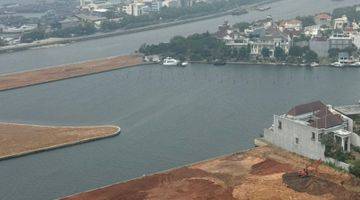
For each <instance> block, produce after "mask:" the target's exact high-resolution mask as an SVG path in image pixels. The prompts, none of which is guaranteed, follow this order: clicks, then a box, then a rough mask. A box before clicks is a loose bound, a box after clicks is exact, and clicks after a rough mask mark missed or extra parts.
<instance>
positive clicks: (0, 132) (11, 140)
mask: <svg viewBox="0 0 360 200" xmlns="http://www.w3.org/2000/svg"><path fill="white" fill-rule="evenodd" d="M119 133H120V128H119V127H116V126H87V127H86V126H84V127H64V126H62V127H60V126H57V127H55V126H36V125H25V124H11V123H0V160H3V159H9V158H14V157H19V156H24V155H27V154H31V153H37V152H41V151H46V150H50V149H55V148H60V147H64V146H70V145H75V144H79V143H84V142H89V141H93V140H97V139H101V138H106V137H111V136H115V135H117V134H119Z"/></svg>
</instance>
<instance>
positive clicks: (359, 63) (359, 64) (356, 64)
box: [350, 61, 360, 67]
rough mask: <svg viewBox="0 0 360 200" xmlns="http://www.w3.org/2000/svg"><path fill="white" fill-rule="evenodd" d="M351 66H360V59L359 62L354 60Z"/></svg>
mask: <svg viewBox="0 0 360 200" xmlns="http://www.w3.org/2000/svg"><path fill="white" fill-rule="evenodd" d="M350 66H352V67H360V61H359V62H354V63H352V64H351V65H350Z"/></svg>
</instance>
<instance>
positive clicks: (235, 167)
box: [64, 146, 360, 200]
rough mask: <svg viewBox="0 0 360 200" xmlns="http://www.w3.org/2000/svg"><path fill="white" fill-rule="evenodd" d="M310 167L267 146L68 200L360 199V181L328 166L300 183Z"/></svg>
mask: <svg viewBox="0 0 360 200" xmlns="http://www.w3.org/2000/svg"><path fill="white" fill-rule="evenodd" d="M309 162H310V161H309V160H307V159H305V158H303V157H300V156H298V155H295V154H293V153H290V152H287V151H284V150H281V149H278V148H276V147H272V146H264V147H259V148H255V149H251V150H249V151H246V152H242V153H236V154H233V155H230V156H224V157H220V158H216V159H213V160H208V161H204V162H200V163H196V164H193V165H190V166H187V167H182V168H179V169H175V170H170V171H167V172H163V173H158V174H154V175H150V176H145V177H142V178H139V179H135V180H131V181H128V182H125V183H117V184H114V185H111V186H107V187H104V188H100V189H95V190H92V191H87V192H83V193H79V194H75V195H72V196H68V197H65V198H64V199H72V200H85V199H86V200H88V199H90V200H92V199H107V200H115V199H122V200H130V199H131V200H133V199H135V200H137V199H138V200H140V199H154V200H155V199H181V200H188V199H199V200H202V199H222V200H233V199H264V200H265V199H298V200H303V199H345V200H346V199H349V200H354V199H360V196H359V195H360V188H359V184H358V183H359V180H358V179H356V178H354V177H352V176H350V175H349V174H347V173H340V172H337V171H335V170H333V169H332V168H329V167H328V166H325V165H321V166H320V167H319V174H320V175H319V177H314V178H301V177H298V175H297V171H298V170H299V169H302V168H304V167H305V165H306V164H308V163H309ZM310 180H311V181H310ZM309 181H310V184H309ZM306 186H307V187H306Z"/></svg>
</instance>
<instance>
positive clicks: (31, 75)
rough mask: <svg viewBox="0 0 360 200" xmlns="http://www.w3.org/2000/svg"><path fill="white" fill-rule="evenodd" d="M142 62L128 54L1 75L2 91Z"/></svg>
mask: <svg viewBox="0 0 360 200" xmlns="http://www.w3.org/2000/svg"><path fill="white" fill-rule="evenodd" d="M141 63H142V58H141V57H139V56H137V55H128V56H117V57H111V58H105V59H100V60H92V61H86V62H82V63H75V64H69V65H62V66H54V67H49V68H44V69H39V70H32V71H25V72H18V73H12V74H6V75H0V91H2V90H9V89H15V88H20V87H25V86H30V85H36V84H40V83H47V82H51V81H57V80H63V79H67V78H73V77H78V76H84V75H88V74H94V73H100V72H105V71H109V70H114V69H120V68H124V67H130V66H135V65H139V64H141Z"/></svg>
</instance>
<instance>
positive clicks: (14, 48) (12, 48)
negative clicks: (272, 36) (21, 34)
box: [0, 0, 282, 54]
mask: <svg viewBox="0 0 360 200" xmlns="http://www.w3.org/2000/svg"><path fill="white" fill-rule="evenodd" d="M277 1H282V0H267V1H264V2H259V3H255V4H249V5H245V6H243V7H240V8H235V9H231V10H227V11H222V12H219V13H214V14H210V15H204V16H199V17H193V18H189V19H183V20H178V21H176V20H172V21H170V22H164V23H159V24H153V25H147V26H145V27H138V28H131V29H125V30H115V31H111V32H101V33H98V34H93V35H86V36H79V37H74V38H48V39H45V40H39V41H35V42H33V43H21V44H18V45H16V46H5V47H0V54H2V53H10V52H15V51H23V50H27V49H31V48H37V47H46V46H51V45H56V44H69V43H73V42H81V41H87V40H96V39H101V38H107V37H113V36H118V35H128V34H131V33H139V32H145V31H150V30H157V29H162V28H167V27H171V26H177V25H182V24H188V23H192V22H197V21H203V20H207V19H212V18H217V17H222V16H226V15H231V13H232V12H233V11H234V10H238V9H245V10H248V9H250V8H252V7H256V6H258V5H263V4H269V3H273V2H277ZM244 14H245V13H244Z"/></svg>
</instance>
